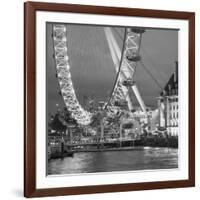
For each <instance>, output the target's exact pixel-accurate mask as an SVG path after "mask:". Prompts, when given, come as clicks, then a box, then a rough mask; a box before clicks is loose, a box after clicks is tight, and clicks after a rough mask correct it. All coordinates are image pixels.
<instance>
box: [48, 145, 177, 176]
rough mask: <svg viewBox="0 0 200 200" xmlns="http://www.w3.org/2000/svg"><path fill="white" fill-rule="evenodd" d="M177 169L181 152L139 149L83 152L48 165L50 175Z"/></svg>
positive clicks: (166, 149) (169, 149)
mask: <svg viewBox="0 0 200 200" xmlns="http://www.w3.org/2000/svg"><path fill="white" fill-rule="evenodd" d="M171 168H178V149H172V148H150V147H148V148H136V149H134V150H129V151H105V152H81V153H75V154H74V156H73V157H66V158H64V159H54V160H50V161H49V162H48V174H74V173H91V172H111V171H130V170H144V169H171Z"/></svg>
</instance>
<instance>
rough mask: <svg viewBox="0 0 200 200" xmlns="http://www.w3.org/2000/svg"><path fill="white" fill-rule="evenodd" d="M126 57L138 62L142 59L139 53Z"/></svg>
mask: <svg viewBox="0 0 200 200" xmlns="http://www.w3.org/2000/svg"><path fill="white" fill-rule="evenodd" d="M126 58H127V60H129V61H131V62H138V61H140V60H141V56H140V55H139V54H137V53H132V54H128V55H127V56H126Z"/></svg>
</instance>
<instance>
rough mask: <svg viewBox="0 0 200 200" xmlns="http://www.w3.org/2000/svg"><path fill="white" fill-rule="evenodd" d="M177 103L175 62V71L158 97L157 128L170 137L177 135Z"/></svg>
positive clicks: (176, 67) (176, 63) (176, 68)
mask: <svg viewBox="0 0 200 200" xmlns="http://www.w3.org/2000/svg"><path fill="white" fill-rule="evenodd" d="M178 102H179V100H178V62H175V71H174V73H173V74H172V75H171V77H170V79H169V81H168V82H167V84H166V86H165V87H164V89H163V91H162V92H161V93H160V96H159V97H158V111H159V126H160V127H164V128H166V129H167V133H168V134H169V135H172V136H178V133H179V127H178V123H179V116H178V115H179V112H178V111H179V107H178V106H179V105H178Z"/></svg>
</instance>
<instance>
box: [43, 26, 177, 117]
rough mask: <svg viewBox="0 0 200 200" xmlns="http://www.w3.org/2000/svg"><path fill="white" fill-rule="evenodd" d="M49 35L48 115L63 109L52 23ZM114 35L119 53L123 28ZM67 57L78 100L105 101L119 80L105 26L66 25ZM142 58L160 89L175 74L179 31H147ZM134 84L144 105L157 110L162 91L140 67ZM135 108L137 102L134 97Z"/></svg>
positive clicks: (143, 37) (48, 29) (47, 59)
mask: <svg viewBox="0 0 200 200" xmlns="http://www.w3.org/2000/svg"><path fill="white" fill-rule="evenodd" d="M46 28H47V31H46V36H47V38H46V41H47V43H46V45H47V46H46V48H47V55H46V61H47V62H46V68H47V77H46V81H47V109H48V113H54V112H55V111H56V104H59V105H60V106H61V107H63V106H64V101H63V98H62V97H61V96H60V95H59V94H58V91H59V84H58V80H57V78H56V76H55V74H56V66H55V60H54V58H53V53H54V52H53V39H52V36H51V34H52V23H47V27H46ZM112 32H113V34H114V36H115V39H116V40H117V42H118V44H119V47H120V49H121V48H122V45H123V40H122V39H123V35H124V28H123V27H118V28H117V27H114V28H112ZM67 39H68V40H67V41H68V55H69V62H70V67H71V68H70V72H71V76H72V81H73V85H74V88H75V92H76V96H77V98H78V100H79V101H80V103H81V104H82V103H83V96H84V95H86V96H88V97H91V96H93V97H94V99H95V100H96V101H106V100H107V99H108V97H109V94H110V92H111V90H112V87H113V84H114V82H115V78H116V72H115V69H114V63H113V61H112V57H111V54H110V50H109V47H108V43H107V41H106V37H105V34H104V30H103V27H102V26H90V25H67ZM140 54H141V57H142V62H143V63H144V64H145V66H146V68H148V71H150V72H151V74H152V75H153V77H154V78H155V79H156V80H157V82H158V83H159V85H160V87H161V88H164V86H165V84H166V83H167V81H168V80H169V78H170V76H171V75H172V73H173V72H174V70H175V64H174V62H175V61H177V60H178V30H166V29H152V28H151V29H150V28H149V29H148V28H147V29H146V32H145V33H144V34H143V36H142V42H141V49H140ZM134 79H135V82H136V84H137V86H138V88H139V91H140V93H141V96H142V98H143V100H144V103H145V104H146V105H147V106H151V107H156V105H157V100H156V97H158V96H159V93H160V91H161V88H160V87H159V86H158V84H156V83H155V81H154V80H153V78H152V77H151V76H150V75H149V73H147V71H146V70H145V69H144V67H143V66H142V65H141V64H138V66H137V69H136V72H135V75H134ZM132 98H133V99H132V101H133V103H134V105H135V106H139V104H138V102H137V100H136V99H135V98H134V96H133V97H132Z"/></svg>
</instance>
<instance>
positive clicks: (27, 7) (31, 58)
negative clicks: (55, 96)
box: [24, 2, 195, 197]
mask: <svg viewBox="0 0 200 200" xmlns="http://www.w3.org/2000/svg"><path fill="white" fill-rule="evenodd" d="M36 11H52V12H74V13H91V14H102V15H119V16H138V17H153V18H166V19H182V20H188V21H189V63H188V64H189V130H188V132H189V144H188V145H189V163H188V165H189V167H188V169H189V172H188V173H189V178H188V179H187V180H176V181H159V182H146V183H128V184H113V185H95V186H81V187H64V188H53V189H37V188H36V99H35V97H36ZM194 185H195V13H193V12H176V11H161V10H147V9H133V8H117V7H102V6H87V5H73V4H57V3H40V2H26V3H25V4H24V196H25V197H42V196H57V195H75V194H89V193H105V192H122V191H133V190H147V189H161V188H179V187H191V186H194Z"/></svg>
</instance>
